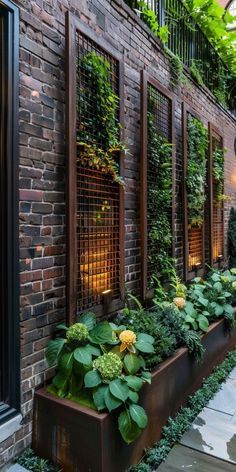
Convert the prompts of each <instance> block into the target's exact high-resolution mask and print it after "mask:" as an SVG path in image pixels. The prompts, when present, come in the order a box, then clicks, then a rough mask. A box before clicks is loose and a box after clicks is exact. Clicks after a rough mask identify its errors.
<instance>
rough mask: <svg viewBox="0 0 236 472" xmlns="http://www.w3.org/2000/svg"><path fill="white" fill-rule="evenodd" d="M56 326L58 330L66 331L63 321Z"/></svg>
mask: <svg viewBox="0 0 236 472" xmlns="http://www.w3.org/2000/svg"><path fill="white" fill-rule="evenodd" d="M56 328H57V329H58V330H63V331H67V330H68V327H67V326H66V325H65V324H64V323H61V324H59V325H57V326H56Z"/></svg>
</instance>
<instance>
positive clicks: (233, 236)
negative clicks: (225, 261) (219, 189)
mask: <svg viewBox="0 0 236 472" xmlns="http://www.w3.org/2000/svg"><path fill="white" fill-rule="evenodd" d="M228 254H229V265H230V267H235V266H236V208H231V210H230V216H229V226H228Z"/></svg>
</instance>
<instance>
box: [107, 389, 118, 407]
mask: <svg viewBox="0 0 236 472" xmlns="http://www.w3.org/2000/svg"><path fill="white" fill-rule="evenodd" d="M104 399H105V404H106V407H107V409H108V410H109V411H112V410H115V409H116V408H118V407H119V406H120V405H122V401H121V400H119V399H118V398H116V397H114V395H112V394H111V392H110V390H109V389H107V390H106V392H105V395H104Z"/></svg>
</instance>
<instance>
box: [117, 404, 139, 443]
mask: <svg viewBox="0 0 236 472" xmlns="http://www.w3.org/2000/svg"><path fill="white" fill-rule="evenodd" d="M118 425H119V431H120V434H121V436H122V438H123V439H124V441H125V442H126V443H127V444H130V443H132V442H133V441H135V439H137V438H138V437H139V436H140V434H141V432H142V429H141V428H139V427H138V425H137V423H135V421H133V420H132V418H131V416H130V413H129V412H128V411H122V413H121V414H120V415H119V418H118Z"/></svg>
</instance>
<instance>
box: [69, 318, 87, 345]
mask: <svg viewBox="0 0 236 472" xmlns="http://www.w3.org/2000/svg"><path fill="white" fill-rule="evenodd" d="M88 334H89V332H88V328H87V326H85V324H83V323H75V324H74V325H72V326H70V327H69V329H68V330H67V332H66V338H67V340H68V341H69V342H70V343H71V342H76V341H77V342H78V341H84V340H85V339H87V337H88Z"/></svg>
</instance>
